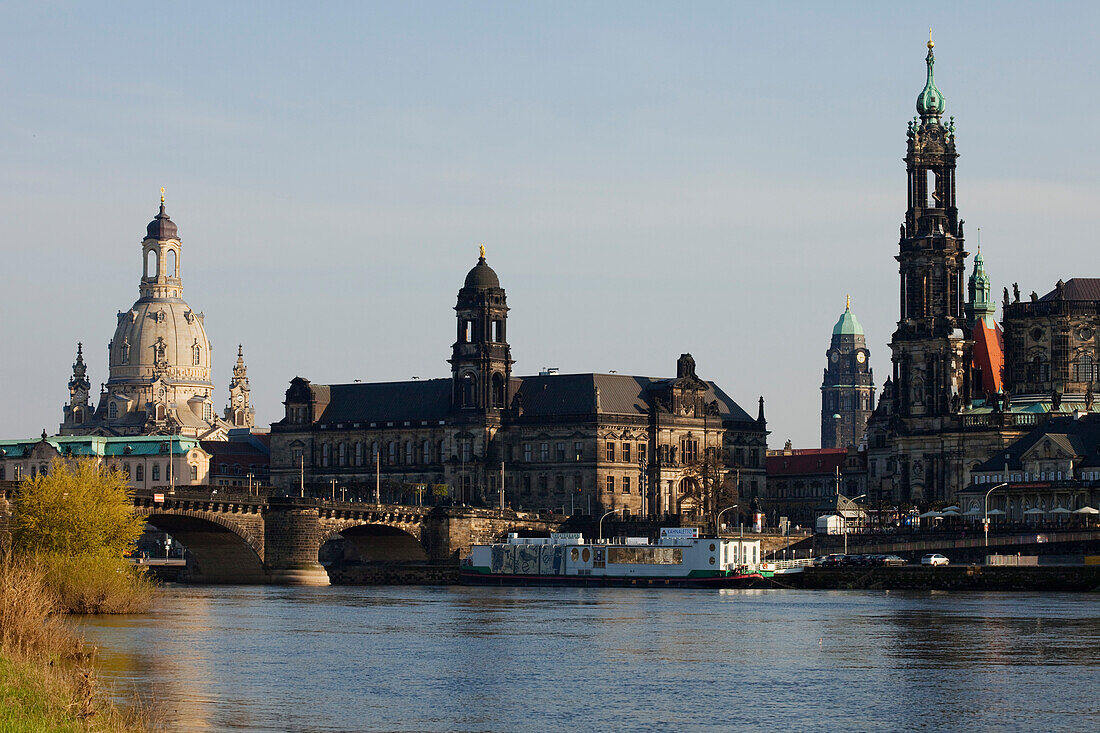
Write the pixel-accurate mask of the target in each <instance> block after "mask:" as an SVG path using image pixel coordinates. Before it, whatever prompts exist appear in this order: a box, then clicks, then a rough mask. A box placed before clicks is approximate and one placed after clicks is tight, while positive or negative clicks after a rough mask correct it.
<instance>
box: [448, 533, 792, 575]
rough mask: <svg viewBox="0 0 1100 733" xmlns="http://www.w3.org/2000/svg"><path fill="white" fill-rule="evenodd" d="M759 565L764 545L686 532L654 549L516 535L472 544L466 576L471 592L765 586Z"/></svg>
mask: <svg viewBox="0 0 1100 733" xmlns="http://www.w3.org/2000/svg"><path fill="white" fill-rule="evenodd" d="M760 565H761V563H760V540H746V539H725V538H717V537H700V536H699V531H698V530H697V529H695V528H687V527H684V528H666V529H662V530H661V537H660V538H659V539H658V540H657V542H656V544H653V543H651V542H650V541H649V539H648V538H646V537H627V538H622V539H617V540H610V541H597V542H586V541H585V539H584V537H583V536H581V535H580V534H575V533H556V534H552V535H551V536H550V537H548V538H545V537H519V536H517V535H515V534H511V535H509V536H508V540H507V542H502V543H496V544H491V545H474V547H473V548H472V549H471V551H470V555H469V557H467V558H465V559H464V560H463V561H462V564H461V568H460V575H461V579H462V582H464V583H467V584H470V585H569V586H578V585H579V586H635V587H650V586H652V587H688V588H738V587H749V586H753V585H756V584H757V583H760V582H761V581H763V580H764V577H765V573H764V572H763V571H762V570H761V567H760ZM768 575H770V573H768Z"/></svg>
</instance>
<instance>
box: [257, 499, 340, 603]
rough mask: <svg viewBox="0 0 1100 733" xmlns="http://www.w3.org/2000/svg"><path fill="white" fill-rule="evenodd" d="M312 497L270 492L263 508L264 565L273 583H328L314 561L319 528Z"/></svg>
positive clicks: (325, 576)
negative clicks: (280, 495) (278, 494)
mask: <svg viewBox="0 0 1100 733" xmlns="http://www.w3.org/2000/svg"><path fill="white" fill-rule="evenodd" d="M319 506H320V502H319V501H318V500H316V499H299V498H295V497H279V496H273V497H271V498H269V499H268V500H267V507H266V508H265V509H264V555H265V557H264V569H265V571H266V572H267V578H268V582H269V583H271V584H273V585H315V586H316V585H328V584H329V578H328V571H326V570H325V568H324V567H323V566H322V565H321V563H319V562H318V561H317V548H319V547H320V546H321V541H322V539H323V537H322V530H321V524H320V522H319V521H318V511H317V510H318V507H319Z"/></svg>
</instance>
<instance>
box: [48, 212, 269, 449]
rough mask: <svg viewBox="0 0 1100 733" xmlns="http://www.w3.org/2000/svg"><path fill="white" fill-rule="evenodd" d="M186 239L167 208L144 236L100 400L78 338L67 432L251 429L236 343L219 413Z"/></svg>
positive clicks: (218, 433)
mask: <svg viewBox="0 0 1100 733" xmlns="http://www.w3.org/2000/svg"><path fill="white" fill-rule="evenodd" d="M182 253H183V244H182V241H181V239H180V236H179V232H178V230H177V227H176V224H175V222H173V221H172V220H171V218H169V216H168V214H167V213H166V212H165V210H164V195H163V191H162V193H161V202H160V212H159V213H158V214H157V215H156V218H154V219H153V221H151V222H150V223H149V226H148V227H147V228H146V234H145V238H144V239H143V240H142V242H141V256H142V261H143V267H144V271H143V274H142V277H141V282H140V284H139V288H138V292H139V297H138V300H137V302H135V303H134V304H133V306H131V307H130V308H129V309H128V310H126V311H119V313H118V316H117V319H118V323H117V326H116V328H115V335H114V338H112V339H111V342H110V344H108V346H107V349H108V355H109V359H108V362H109V369H110V374H109V376H108V379H107V382H106V383H105V384H103V385H101V387H100V391H99V395H98V398H97V399H96V401H95V404H94V405H93V404H92V401H91V397H90V395H91V388H92V385H91V382H90V380H89V379H88V373H87V366H86V365H85V363H84V354H83V347H82V345H81V344H77V353H76V362H75V363H74V364H73V376H72V379H71V380H70V382H69V403H68V404H67V405H65V408H64V420H63V422H62V423H61V429H60V433H61V434H62V435H100V436H129V435H181V436H188V437H197V438H204V439H224V438H225V436H226V433H227V432H228V431H229V430H231V429H233V428H251V427H252V426H253V424H254V422H255V418H254V413H255V411H254V409H253V408H252V406H251V405H250V404H249V386H248V376H247V370H246V368H245V365H244V357H243V353H242V351H241V350H240V349H239V348H238V351H237V364H236V366H235V368H234V369H233V380H232V382H231V383H230V397H229V404H228V405H227V406H226V408H225V410H224V412H223V414H222V415H221V416H219V415H218V414H217V407H216V405H215V403H214V384H213V382H211V380H210V364H211V346H210V342H209V340H208V339H207V338H206V330H205V328H204V321H205V316H204V315H203V314H202V313H201V312H196V311H195V310H193V309H192V308H191V307H190V306H189V305H188V304H187V303H186V302H185V301H184V300H183V280H182V278H181V276H180V266H181V262H182Z"/></svg>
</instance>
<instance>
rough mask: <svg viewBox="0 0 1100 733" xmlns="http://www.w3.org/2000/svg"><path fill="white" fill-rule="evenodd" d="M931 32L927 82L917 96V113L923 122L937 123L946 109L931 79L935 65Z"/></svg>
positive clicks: (940, 93)
mask: <svg viewBox="0 0 1100 733" xmlns="http://www.w3.org/2000/svg"><path fill="white" fill-rule="evenodd" d="M935 45H936V44H934V43H932V32H931V31H929V32H928V56H927V57H925V63H926V64H928V80H927V81H926V82H925V83H924V89H922V90H921V93H920V94H918V95H917V113H918V114H919V115H920V116H921V120H922V121H924V122H928V121H936V122H938V121H939V119H940V116H941V115H943V111H944V110H945V109H946V108H947V104H946V102H945V101H944V98H943V93H942V92H940V90H939V89H937V88H936V80H935V78H934V77H933V73H932V67H933V66H935V64H936V57H935V55H933V53H932V47H933V46H935Z"/></svg>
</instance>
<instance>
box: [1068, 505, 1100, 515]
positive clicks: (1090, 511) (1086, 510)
mask: <svg viewBox="0 0 1100 733" xmlns="http://www.w3.org/2000/svg"><path fill="white" fill-rule="evenodd" d="M1073 513H1074V514H1100V509H1094V508H1093V507H1091V506H1083V507H1081V508H1080V509H1078V510H1076V511H1075V512H1073Z"/></svg>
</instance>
